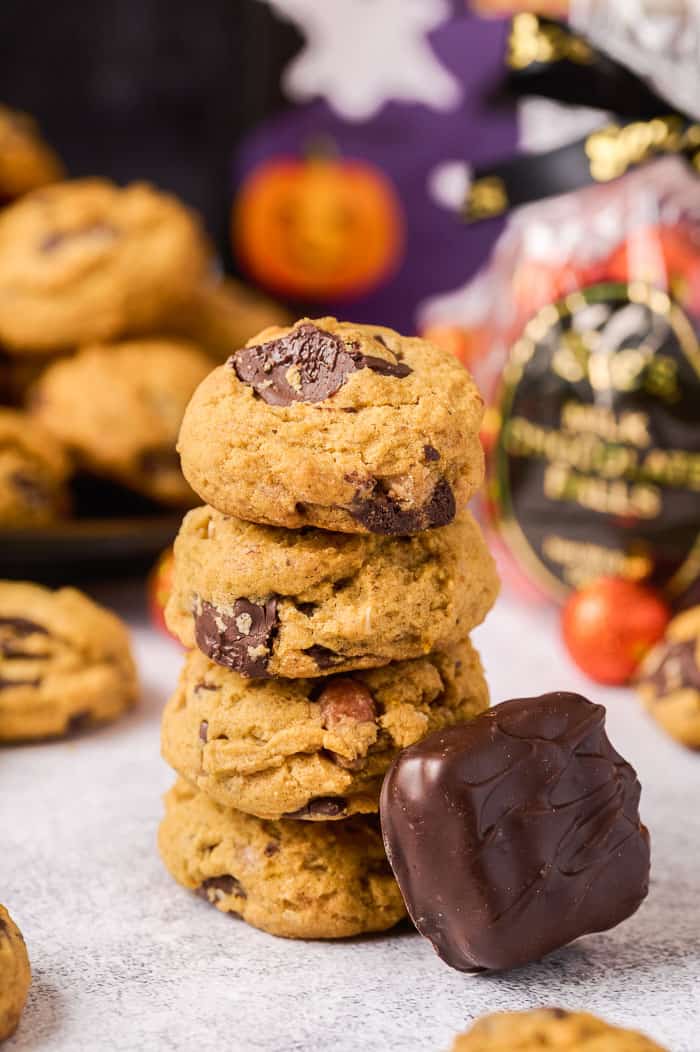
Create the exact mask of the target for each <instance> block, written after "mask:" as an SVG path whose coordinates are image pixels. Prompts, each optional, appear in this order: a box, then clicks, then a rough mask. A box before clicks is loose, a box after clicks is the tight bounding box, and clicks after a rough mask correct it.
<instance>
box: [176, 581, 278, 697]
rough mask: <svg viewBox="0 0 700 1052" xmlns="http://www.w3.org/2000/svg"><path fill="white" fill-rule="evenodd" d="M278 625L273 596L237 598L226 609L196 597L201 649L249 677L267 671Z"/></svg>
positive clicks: (198, 636) (254, 676) (199, 645)
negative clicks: (253, 600)
mask: <svg viewBox="0 0 700 1052" xmlns="http://www.w3.org/2000/svg"><path fill="white" fill-rule="evenodd" d="M277 626H278V620H277V600H276V599H268V600H266V601H265V602H264V603H251V602H249V600H248V599H237V600H236V602H235V603H234V604H233V610H232V611H230V612H226V613H225V612H224V611H223V610H219V609H218V607H216V606H214V604H213V603H208V602H207V601H206V600H199V601H198V603H197V605H196V607H195V610H194V634H195V639H196V641H197V646H198V647H199V649H200V650H201V651H202V653H203V654H206V656H207V657H208V658H211V660H212V661H215V662H216V663H217V665H223V666H224V667H225V668H232V669H234V670H235V671H236V672H239V673H240V674H241V676H249V677H250V678H251V679H262V678H266V677H267V675H268V672H267V666H268V664H269V661H270V655H271V653H272V643H273V640H274V637H275V633H276V631H277Z"/></svg>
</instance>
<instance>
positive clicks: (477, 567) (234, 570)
mask: <svg viewBox="0 0 700 1052" xmlns="http://www.w3.org/2000/svg"><path fill="white" fill-rule="evenodd" d="M497 590H498V579H497V575H496V569H495V565H494V562H493V559H492V558H491V555H490V554H489V551H488V548H487V547H486V544H485V542H484V539H483V537H482V535H481V531H480V530H479V527H478V525H477V524H476V522H475V521H474V519H473V518H472V516H471V515H470V514H469V513H468V512H464V513H462V514H460V515H459V516H458V517H457V518H456V519H455V521H454V522H453V523H451V524H450V525H449V526H445V527H444V528H443V529H442V530H426V531H424V532H423V533H419V534H417V535H416V536H414V537H411V538H396V537H381V536H370V535H366V534H365V535H363V534H347V533H337V532H336V533H331V532H329V531H327V530H317V529H314V528H312V527H309V528H308V529H306V530H303V531H289V530H284V529H281V528H279V527H273V526H258V525H256V524H254V523H250V522H243V521H242V520H241V519H237V518H234V517H233V516H230V515H222V514H221V513H220V512H218V511H215V510H214V509H213V508H209V507H207V506H204V507H202V508H195V509H194V510H193V511H191V512H189V513H188V515H186V516H185V519H184V520H183V523H182V526H181V528H180V533H179V535H178V538H177V540H176V542H175V569H174V574H173V582H172V589H171V592H170V597H169V601H168V605H167V610H166V618H167V622H168V626H169V628H170V630H171V632H172V633H173V634H174V635H175V636H177V637H178V638H179V639H180V640H181V642H182V643H183V644H184V645H185V646H186V647H188V648H192V647H193V646H198V647H199V649H200V650H201V651H202V653H204V654H206V655H207V657H209V658H211V660H212V661H216V662H217V664H220V665H223V666H224V667H227V668H232V669H234V670H235V671H236V672H238V673H240V674H241V675H245V676H250V677H252V678H261V677H263V678H264V677H269V676H284V677H288V678H292V679H295V678H298V677H307V676H320V675H324V674H326V673H339V672H345V671H353V670H358V669H362V668H375V667H378V666H381V665H386V664H387V663H388V662H390V661H404V660H406V659H409V658H415V657H422V656H423V655H424V654H427V653H430V652H431V651H434V650H443V649H444V648H445V647H447V646H451V645H453V644H454V643H457V642H459V641H460V640H461V639H463V638H464V637H465V636H466V635H467V634H468V633H469V632H471V631H472V629H473V628H475V627H476V625H477V624H479V623H480V622H481V621H482V619H483V618H484V617H485V615H486V614H487V613H488V611H489V609H490V608H491V606H492V604H493V601H494V599H495V597H496V593H497Z"/></svg>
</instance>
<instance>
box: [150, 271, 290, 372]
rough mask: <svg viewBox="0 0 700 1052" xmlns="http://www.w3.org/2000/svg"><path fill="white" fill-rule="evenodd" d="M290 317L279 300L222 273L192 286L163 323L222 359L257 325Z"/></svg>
mask: <svg viewBox="0 0 700 1052" xmlns="http://www.w3.org/2000/svg"><path fill="white" fill-rule="evenodd" d="M291 321H292V319H291V317H290V316H289V313H288V312H287V311H286V310H285V309H284V307H282V306H281V305H280V304H278V303H275V301H274V300H270V299H268V298H267V296H263V295H261V293H259V292H256V291H255V290H254V289H251V288H249V287H248V286H247V285H243V284H242V283H241V282H240V281H236V279H235V278H229V277H226V278H222V279H220V280H210V281H207V282H204V283H203V284H201V285H198V286H197V287H196V288H194V289H193V290H192V294H191V296H190V299H189V300H187V301H186V302H183V303H182V304H181V305H180V306H179V307H178V308H176V309H174V310H173V311H171V313H170V315H169V316H168V319H167V322H166V324H167V329H168V332H172V333H176V334H178V335H180V336H183V337H185V338H187V339H190V340H194V342H195V343H198V344H200V345H201V346H202V347H204V348H205V349H206V350H207V351H209V353H210V354H211V355H213V356H214V357H216V358H218V359H219V361H222V360H223V359H225V358H228V357H229V355H230V354H231V353H232V352H233V351H236V350H238V348H239V347H242V346H243V345H244V343H246V341H247V340H249V339H250V338H251V337H252V336H255V334H256V333H258V332H260V330H261V329H264V328H266V327H268V326H270V325H289V324H291Z"/></svg>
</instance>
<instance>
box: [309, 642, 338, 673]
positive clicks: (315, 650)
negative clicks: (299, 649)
mask: <svg viewBox="0 0 700 1052" xmlns="http://www.w3.org/2000/svg"><path fill="white" fill-rule="evenodd" d="M303 653H304V654H308V656H309V657H310V658H312V659H313V660H314V661H315V662H316V664H317V665H318V667H319V668H333V666H334V665H337V664H338V663H339V662H340V661H343V660H344V658H343V655H342V654H338V653H337V652H336V651H335V650H331V649H330V647H322V646H321V645H320V644H319V643H314V645H313V646H311V647H307V648H306V650H304V651H303Z"/></svg>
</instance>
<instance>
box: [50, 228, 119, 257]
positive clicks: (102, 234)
mask: <svg viewBox="0 0 700 1052" xmlns="http://www.w3.org/2000/svg"><path fill="white" fill-rule="evenodd" d="M118 233H119V232H118V230H117V229H116V228H115V227H113V226H110V225H109V223H93V224H92V225H91V226H85V227H82V229H79V230H55V231H54V232H53V233H52V234H47V235H46V236H45V237H44V238H43V239H42V241H41V243H40V245H39V249H40V251H41V252H55V250H56V249H57V248H62V247H63V246H64V245H65V244H66V243H69V242H71V241H73V242H75V241H83V242H92V243H94V244H100V243H103V244H105V245H108V244H111V242H112V241H114V240H116V238H117V235H118Z"/></svg>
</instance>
